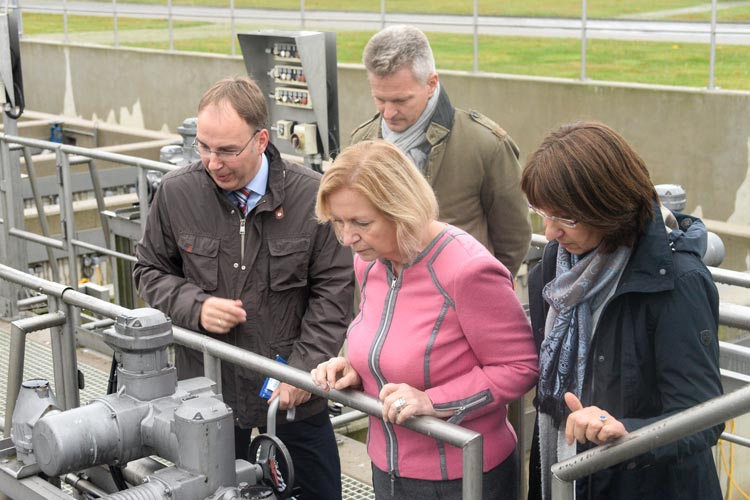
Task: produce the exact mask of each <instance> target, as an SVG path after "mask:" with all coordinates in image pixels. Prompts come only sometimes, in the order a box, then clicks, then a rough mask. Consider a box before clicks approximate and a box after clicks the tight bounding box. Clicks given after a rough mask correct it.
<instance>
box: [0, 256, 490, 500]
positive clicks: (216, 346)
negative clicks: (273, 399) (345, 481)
mask: <svg viewBox="0 0 750 500" xmlns="http://www.w3.org/2000/svg"><path fill="white" fill-rule="evenodd" d="M0 278H1V279H3V280H6V281H10V282H12V283H14V284H16V285H20V286H23V287H26V288H30V289H33V290H36V291H38V292H40V293H44V294H46V295H47V297H48V298H54V299H55V301H59V302H60V303H61V305H63V306H64V307H65V306H67V307H76V308H79V309H80V308H83V309H87V310H89V311H92V312H94V313H96V314H100V315H102V316H105V317H108V318H112V319H114V318H116V317H117V316H119V315H121V314H127V313H128V312H129V311H130V310H129V309H126V308H124V307H120V306H118V305H115V304H111V303H109V302H107V301H104V300H100V299H96V298H93V297H90V296H88V295H86V294H83V293H80V292H77V291H75V290H73V289H72V288H70V287H68V286H65V285H61V284H59V283H54V282H51V281H47V280H44V279H42V278H37V277H36V276H32V275H30V274H26V273H23V272H21V271H18V270H16V269H13V268H12V267H8V266H5V265H2V264H0ZM55 305H56V304H55ZM52 307H54V305H53V301H50V308H52ZM66 319H67V324H68V326H70V322H71V319H72V315H71V314H66ZM173 334H174V340H175V342H176V343H177V344H180V345H183V346H186V347H189V348H191V349H195V350H197V351H200V352H203V355H204V359H209V360H211V361H212V362H211V363H206V365H205V367H204V368H205V375H206V376H207V377H208V378H210V379H212V380H217V377H216V374H217V373H219V372H220V363H221V362H223V361H225V362H230V363H233V364H235V365H238V366H242V367H243V368H248V369H250V370H254V371H257V372H259V373H261V374H263V375H265V376H268V377H273V378H276V379H278V380H281V381H282V382H286V383H288V384H291V385H293V386H295V387H299V388H301V389H304V390H306V391H308V392H311V393H313V394H316V395H318V396H321V397H324V398H328V399H330V400H332V401H336V402H338V403H342V404H344V405H346V406H350V407H352V408H355V409H357V410H360V411H363V412H365V413H367V414H369V415H371V416H374V417H378V418H382V403H381V402H380V401H379V400H378V399H376V398H373V397H371V396H367V395H366V394H364V393H362V392H358V391H353V390H344V391H337V390H335V389H334V390H331V391H329V392H326V391H324V390H323V389H321V388H319V387H318V386H317V385H316V384H315V383H314V382H313V381H312V378H311V377H310V374H309V373H307V372H304V371H302V370H298V369H296V368H293V367H290V366H287V365H284V364H282V363H277V362H275V361H274V360H272V359H268V358H265V357H263V356H260V355H258V354H254V353H252V352H248V351H245V350H243V349H240V348H238V347H234V346H231V345H229V344H227V343H225V342H221V341H219V340H215V339H212V338H210V337H207V336H205V335H202V334H199V333H196V332H193V331H191V330H187V329H184V328H179V327H173ZM70 342H73V343H74V342H75V339H74V337H73V336H72V335H71V336H68V338H67V343H70ZM63 350H64V351H65V355H66V356H65V357H67V358H68V359H67V363H65V364H64V365H63V366H65V370H66V371H67V373H64V374H62V375H61V377H62V380H57V374H56V379H55V387H57V392H58V394H60V393H63V394H68V393H69V392H70V391H75V392H77V390H78V386H77V372H76V370H77V367H76V362H75V348H74V349H73V353H72V355H71V353H70V351H69V350H65V349H63ZM54 355H55V353H54V350H53V356H54ZM71 356H72V359H71ZM60 358H61V359H56V360H54V361H55V365H58V364H62V361H63V359H62V358H63V356H62V351H61V353H60ZM10 361H11V362H13V360H10ZM75 401H77V397H76V398H75ZM68 403H70V401H68ZM69 406H70V404H68V407H69ZM403 426H404V427H407V428H408V429H411V430H413V431H416V432H419V433H420V434H424V435H426V436H430V437H432V438H434V439H437V440H441V441H444V442H446V443H448V444H451V445H453V446H457V447H459V448H461V449H462V452H463V498H464V499H466V500H469V499H471V500H480V499H481V498H482V463H483V458H482V450H483V438H482V435H481V434H479V433H477V432H474V431H471V430H468V429H465V428H463V427H461V426H458V425H454V424H449V423H447V422H444V421H443V420H440V419H438V418H435V417H427V416H420V417H415V418H412V419H409V420H408V421H407V422H405V423H404V425H403Z"/></svg>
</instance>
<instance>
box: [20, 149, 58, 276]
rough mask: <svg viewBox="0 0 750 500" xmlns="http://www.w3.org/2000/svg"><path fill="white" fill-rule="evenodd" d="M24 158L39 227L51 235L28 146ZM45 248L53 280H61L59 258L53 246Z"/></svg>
mask: <svg viewBox="0 0 750 500" xmlns="http://www.w3.org/2000/svg"><path fill="white" fill-rule="evenodd" d="M23 159H24V162H25V163H26V174H27V175H28V176H29V185H30V186H31V193H32V196H33V197H34V205H35V206H36V216H37V218H38V219H39V227H40V228H41V229H42V236H46V237H47V238H49V237H50V232H49V224H48V223H47V214H46V213H45V211H44V203H43V202H42V196H41V195H40V194H39V191H38V190H37V185H36V183H37V177H36V168H35V167H34V160H33V159H32V158H31V151H29V147H28V146H24V147H23ZM44 248H45V249H46V250H47V261H48V262H49V266H50V269H51V270H52V280H53V281H60V268H59V266H58V265H57V258H56V257H55V251H54V249H53V248H52V247H50V246H47V245H45V246H44Z"/></svg>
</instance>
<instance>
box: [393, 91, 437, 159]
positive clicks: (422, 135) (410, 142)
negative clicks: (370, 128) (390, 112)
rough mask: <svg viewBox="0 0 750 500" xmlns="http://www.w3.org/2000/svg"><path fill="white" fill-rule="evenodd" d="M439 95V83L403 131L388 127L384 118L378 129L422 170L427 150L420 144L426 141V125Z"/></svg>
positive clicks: (428, 123)
mask: <svg viewBox="0 0 750 500" xmlns="http://www.w3.org/2000/svg"><path fill="white" fill-rule="evenodd" d="M439 95H440V83H439V82H438V85H437V87H435V92H433V93H432V96H431V97H430V98H429V99H428V100H427V106H425V108H424V111H422V114H421V115H420V116H419V119H417V121H416V122H414V124H413V125H412V126H411V127H409V128H407V129H406V130H404V131H403V132H394V131H392V130H391V129H389V128H388V125H387V124H386V123H385V120H381V122H380V129H381V132H382V134H383V139H385V140H386V141H388V142H390V143H392V144H395V145H396V147H398V148H399V149H400V150H401V151H403V152H404V154H406V156H408V157H409V158H411V160H412V161H413V162H414V165H416V166H417V168H418V169H419V170H420V172H421V171H422V169H423V168H424V164H425V162H426V161H427V152H426V151H424V150H423V148H422V145H423V144H424V143H425V142H426V141H427V127H428V126H429V125H430V118H432V115H433V113H434V112H435V108H437V103H438V96H439Z"/></svg>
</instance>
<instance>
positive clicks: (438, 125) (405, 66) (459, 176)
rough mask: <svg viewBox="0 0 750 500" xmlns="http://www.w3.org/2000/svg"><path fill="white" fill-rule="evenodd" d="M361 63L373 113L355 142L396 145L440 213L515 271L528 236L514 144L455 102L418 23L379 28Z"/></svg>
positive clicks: (356, 132)
mask: <svg viewBox="0 0 750 500" xmlns="http://www.w3.org/2000/svg"><path fill="white" fill-rule="evenodd" d="M362 62H363V63H364V65H365V67H366V68H367V77H368V79H369V81H370V91H371V93H372V97H373V99H374V101H375V106H376V107H377V110H378V113H377V114H376V115H375V116H374V117H373V118H371V119H370V120H369V121H367V122H365V123H364V124H362V125H360V126H359V127H358V128H357V129H356V130H354V132H352V144H353V143H357V142H361V141H364V140H368V139H376V138H379V137H382V138H383V139H385V140H387V141H389V142H392V143H393V144H395V145H396V146H398V148H399V149H401V150H402V151H403V152H404V153H406V155H407V156H408V157H409V158H410V159H411V160H412V162H413V163H414V165H415V166H416V167H417V168H418V169H419V170H420V172H422V174H423V175H424V176H425V178H426V179H427V182H429V183H430V186H432V189H433V191H434V192H435V197H436V198H437V200H438V205H439V206H440V216H439V217H440V220H441V221H443V222H448V223H450V224H453V225H454V226H457V227H460V228H461V229H463V230H464V231H466V232H467V233H469V234H471V235H472V236H474V238H476V239H477V240H479V242H480V243H482V244H483V245H484V246H485V247H487V249H488V250H489V251H490V252H492V253H493V254H494V255H495V257H496V258H497V259H498V260H499V261H500V262H502V263H503V264H505V267H507V268H508V270H509V271H510V272H511V273H513V274H516V273H517V272H518V268H519V267H520V266H521V262H522V260H523V258H524V256H525V255H526V252H527V251H528V249H529V241H530V240H531V225H530V223H529V212H528V208H527V207H526V201H525V200H524V196H523V193H521V188H520V178H521V167H520V165H519V163H518V147H517V146H516V144H515V143H514V142H513V140H512V139H511V138H510V136H509V135H508V134H507V133H506V132H505V130H503V129H502V128H500V126H499V125H497V124H496V123H495V122H493V121H492V120H490V119H489V118H487V117H486V116H484V115H482V114H481V113H479V112H478V111H473V110H472V111H464V110H461V109H458V108H455V107H453V105H452V104H451V102H450V99H449V98H448V93H447V92H446V90H445V88H444V87H443V86H442V84H441V83H440V82H439V81H438V74H437V71H435V59H434V58H433V55H432V48H431V47H430V42H429V41H428V40H427V37H426V36H425V34H424V33H422V32H421V31H420V30H418V29H417V28H415V27H413V26H405V25H396V26H389V27H388V28H385V29H384V30H382V31H380V32H378V33H376V34H375V35H374V36H373V37H372V38H371V39H370V41H369V42H367V46H366V47H365V50H364V54H363V56H362Z"/></svg>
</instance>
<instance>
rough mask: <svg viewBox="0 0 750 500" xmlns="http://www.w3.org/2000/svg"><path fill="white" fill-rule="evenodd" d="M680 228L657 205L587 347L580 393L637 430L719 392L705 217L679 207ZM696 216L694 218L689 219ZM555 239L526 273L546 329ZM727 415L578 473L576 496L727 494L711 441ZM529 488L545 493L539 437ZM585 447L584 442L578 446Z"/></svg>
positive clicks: (537, 329) (707, 499) (536, 320)
mask: <svg viewBox="0 0 750 500" xmlns="http://www.w3.org/2000/svg"><path fill="white" fill-rule="evenodd" d="M675 215H676V216H677V218H678V222H679V224H680V227H681V228H683V229H686V230H687V231H686V232H683V231H673V232H672V233H671V234H670V235H667V233H666V230H665V228H664V221H663V220H662V217H661V213H660V212H659V211H658V209H656V214H655V217H654V218H653V220H652V221H651V223H650V224H649V226H648V228H647V230H646V233H645V234H644V235H643V236H642V237H641V238H640V239H639V240H638V241H637V242H636V244H635V247H634V248H633V252H632V254H631V257H630V260H629V261H628V264H627V266H626V268H625V270H624V272H623V275H622V277H621V278H620V281H619V283H618V285H617V289H616V291H615V294H614V296H613V297H612V298H611V299H610V301H609V302H608V303H607V304H606V305H605V306H604V309H603V311H602V314H601V316H600V319H599V323H598V324H597V326H596V331H595V334H594V338H593V340H592V345H591V347H590V350H589V359H588V363H587V373H586V379H585V381H584V388H583V394H582V396H583V397H582V403H583V405H584V406H589V405H596V406H599V407H601V408H603V409H605V410H607V411H608V412H609V413H610V414H612V415H613V416H615V417H616V418H617V419H618V420H620V421H621V422H622V423H623V425H625V428H626V429H627V430H628V431H634V430H636V429H639V428H641V427H644V426H646V425H648V424H651V423H654V422H656V421H658V420H661V419H663V418H665V417H667V416H669V415H672V414H675V413H677V412H680V411H682V410H686V409H688V408H690V407H693V406H696V405H698V404H700V403H702V402H704V401H707V400H709V399H711V398H714V397H717V396H719V395H721V394H722V387H721V379H720V374H719V344H718V336H717V333H718V318H719V296H718V292H717V290H716V286H715V285H714V282H713V279H712V278H711V274H710V272H709V271H708V269H707V268H706V266H705V265H704V264H703V262H702V261H701V256H702V255H703V253H704V251H705V248H706V236H705V228H704V227H703V223H702V222H700V221H699V220H698V219H695V218H692V217H689V216H683V215H680V214H675ZM693 224H695V225H694V226H693V227H691V225H693ZM557 247H558V245H557V243H556V242H551V243H550V244H548V245H547V248H545V251H544V257H543V259H542V262H541V263H540V265H538V266H536V267H535V268H534V269H533V270H532V272H531V274H530V277H529V297H530V307H531V319H532V328H533V330H534V336H535V339H536V341H537V346H539V345H540V344H541V341H542V339H543V338H544V318H545V316H546V313H547V307H548V306H547V304H546V303H545V302H544V301H543V299H542V295H541V290H542V286H543V285H544V283H546V282H548V281H549V280H551V279H552V278H553V277H554V273H555V257H556V255H557ZM722 430H723V425H720V426H716V427H712V428H709V429H707V430H705V431H703V432H699V433H697V434H693V435H692V436H689V437H687V438H685V439H681V440H679V441H677V442H675V443H673V444H670V445H667V446H663V447H661V448H657V449H655V450H652V451H651V452H649V453H645V454H643V455H640V456H638V457H636V458H635V459H633V460H630V461H628V462H627V463H624V464H621V465H619V466H615V467H612V468H610V469H606V470H604V471H601V472H599V473H596V474H594V475H592V476H589V477H587V478H584V479H581V480H579V481H578V482H577V483H576V485H577V496H576V498H578V499H579V500H589V499H602V500H603V499H607V500H618V499H622V500H626V499H627V500H630V499H636V498H637V499H643V500H650V499H653V500H670V499H696V500H697V499H701V500H714V499H716V500H719V499H721V489H720V486H719V481H718V477H717V475H716V467H715V465H714V460H713V456H712V454H711V449H710V448H711V446H713V445H714V444H716V441H717V439H718V437H719V435H720V434H721V432H722ZM534 444H535V445H536V446H535V448H534V449H533V450H532V459H531V465H530V480H529V498H534V499H536V498H540V497H539V476H538V474H539V471H538V467H539V458H538V457H539V454H538V448H537V447H538V441H537V440H536V438H535V443H534ZM580 451H583V447H581V445H579V452H580Z"/></svg>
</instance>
